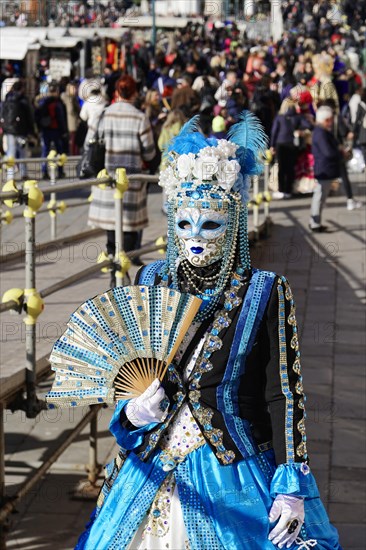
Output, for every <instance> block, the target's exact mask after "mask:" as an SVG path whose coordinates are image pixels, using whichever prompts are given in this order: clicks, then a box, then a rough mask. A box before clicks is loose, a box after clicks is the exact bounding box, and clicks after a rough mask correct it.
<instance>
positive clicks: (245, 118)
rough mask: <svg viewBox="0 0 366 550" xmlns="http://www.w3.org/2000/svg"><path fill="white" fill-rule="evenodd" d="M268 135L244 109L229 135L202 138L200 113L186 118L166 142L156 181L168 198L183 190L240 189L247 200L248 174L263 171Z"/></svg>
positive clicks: (245, 200)
mask: <svg viewBox="0 0 366 550" xmlns="http://www.w3.org/2000/svg"><path fill="white" fill-rule="evenodd" d="M266 148H267V136H266V134H265V132H264V130H263V127H262V125H261V123H260V121H259V119H258V118H257V117H256V116H255V115H253V114H252V113H250V112H249V111H243V112H242V113H241V115H240V117H239V121H238V122H237V123H236V124H234V125H233V126H232V127H231V128H230V130H229V133H228V139H227V140H226V139H219V140H217V139H216V138H208V139H207V138H205V137H204V136H203V135H202V133H201V132H200V131H199V116H198V115H197V116H195V117H193V118H192V119H191V120H190V121H188V122H187V123H186V124H185V125H184V126H183V128H182V130H181V131H180V133H179V134H178V135H177V136H176V137H175V138H173V139H172V141H171V142H170V143H169V144H168V147H167V149H166V150H165V152H164V155H165V157H166V159H167V161H168V167H167V168H166V169H165V170H163V171H162V172H161V173H160V180H159V184H160V185H161V186H162V187H164V188H165V190H166V192H167V195H168V198H169V199H173V198H174V197H177V196H179V195H181V194H182V192H186V193H189V194H190V195H191V194H192V192H196V193H198V194H199V193H200V191H205V192H206V194H207V192H210V191H211V192H213V193H217V192H219V193H220V195H222V193H223V192H224V193H225V194H228V193H230V192H237V193H240V195H241V197H242V201H243V202H244V203H247V202H248V200H249V195H248V188H249V181H248V176H251V175H254V174H259V173H260V172H261V171H262V168H263V166H262V161H261V158H260V157H261V156H263V155H264V152H265V149H266Z"/></svg>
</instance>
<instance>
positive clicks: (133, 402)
mask: <svg viewBox="0 0 366 550" xmlns="http://www.w3.org/2000/svg"><path fill="white" fill-rule="evenodd" d="M168 409H169V399H168V398H167V397H166V395H165V391H164V388H163V387H162V386H161V385H160V380H158V379H157V378H156V379H155V380H154V382H153V383H152V384H150V386H149V387H148V388H147V390H145V391H144V393H142V394H141V395H139V396H138V397H134V398H133V399H130V401H129V402H128V403H127V405H126V408H125V412H126V416H127V418H128V420H129V421H130V422H131V424H133V425H134V426H136V428H141V427H142V426H147V425H148V424H150V423H151V422H163V421H164V420H165V418H166V416H167V414H168Z"/></svg>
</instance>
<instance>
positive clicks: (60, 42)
mask: <svg viewBox="0 0 366 550" xmlns="http://www.w3.org/2000/svg"><path fill="white" fill-rule="evenodd" d="M79 42H82V39H81V38H76V37H73V36H62V37H61V38H57V39H56V40H41V45H42V46H44V47H45V48H75V46H77V44H78V43H79Z"/></svg>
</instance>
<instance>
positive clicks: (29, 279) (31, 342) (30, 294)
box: [23, 180, 43, 414]
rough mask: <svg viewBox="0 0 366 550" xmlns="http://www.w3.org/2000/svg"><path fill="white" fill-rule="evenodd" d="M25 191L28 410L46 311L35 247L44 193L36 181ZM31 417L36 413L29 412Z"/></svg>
mask: <svg viewBox="0 0 366 550" xmlns="http://www.w3.org/2000/svg"><path fill="white" fill-rule="evenodd" d="M23 190H24V191H25V192H26V191H28V197H27V206H26V208H25V210H24V214H23V215H24V220H25V289H24V298H25V300H26V312H27V315H26V317H25V318H24V324H25V349H26V369H27V370H26V372H27V397H28V399H29V407H32V404H31V403H35V401H33V398H34V399H35V400H36V392H35V381H36V323H37V318H38V316H39V314H40V313H41V312H42V310H43V300H42V298H41V297H40V295H39V293H38V292H37V290H36V269H35V259H36V246H35V217H36V212H37V210H38V209H39V208H40V207H41V205H42V203H43V193H42V192H41V190H40V189H38V186H37V182H36V181H33V180H30V181H26V182H25V183H24V187H23ZM28 412H29V413H30V414H33V412H34V413H35V412H36V411H31V410H30V411H28Z"/></svg>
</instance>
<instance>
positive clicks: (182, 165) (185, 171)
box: [176, 153, 194, 179]
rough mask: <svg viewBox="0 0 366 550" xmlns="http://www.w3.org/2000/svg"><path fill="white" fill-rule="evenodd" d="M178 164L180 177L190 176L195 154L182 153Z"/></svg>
mask: <svg viewBox="0 0 366 550" xmlns="http://www.w3.org/2000/svg"><path fill="white" fill-rule="evenodd" d="M176 166H177V171H178V175H179V177H180V178H182V179H187V178H189V177H190V175H191V172H192V168H193V166H194V155H193V154H192V153H189V154H188V155H180V156H179V157H178V160H177V164H176Z"/></svg>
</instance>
